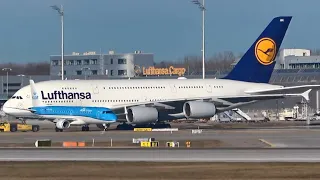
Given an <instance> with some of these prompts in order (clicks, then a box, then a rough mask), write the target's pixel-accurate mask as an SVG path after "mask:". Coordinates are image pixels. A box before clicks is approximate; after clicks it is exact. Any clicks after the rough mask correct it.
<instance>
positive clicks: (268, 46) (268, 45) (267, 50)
mask: <svg viewBox="0 0 320 180" xmlns="http://www.w3.org/2000/svg"><path fill="white" fill-rule="evenodd" d="M276 52H277V46H276V43H275V42H274V41H273V40H272V39H270V38H262V39H260V40H259V41H258V42H257V44H256V47H255V55H256V58H257V60H258V61H259V62H260V63H261V64H263V65H269V64H272V63H273V61H274V59H275V58H276Z"/></svg>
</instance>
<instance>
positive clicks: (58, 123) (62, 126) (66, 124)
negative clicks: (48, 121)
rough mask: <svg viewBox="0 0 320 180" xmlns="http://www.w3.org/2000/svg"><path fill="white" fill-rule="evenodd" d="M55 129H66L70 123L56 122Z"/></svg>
mask: <svg viewBox="0 0 320 180" xmlns="http://www.w3.org/2000/svg"><path fill="white" fill-rule="evenodd" d="M56 127H57V128H58V129H68V128H69V127H70V122H69V121H67V120H65V119H60V120H58V121H57V122H56Z"/></svg>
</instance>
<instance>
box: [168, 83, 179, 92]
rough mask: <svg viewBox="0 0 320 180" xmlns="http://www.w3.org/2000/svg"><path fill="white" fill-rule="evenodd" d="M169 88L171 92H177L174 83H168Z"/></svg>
mask: <svg viewBox="0 0 320 180" xmlns="http://www.w3.org/2000/svg"><path fill="white" fill-rule="evenodd" d="M170 89H171V92H173V93H176V92H177V87H176V85H175V84H170Z"/></svg>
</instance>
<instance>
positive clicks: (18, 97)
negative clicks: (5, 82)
mask: <svg viewBox="0 0 320 180" xmlns="http://www.w3.org/2000/svg"><path fill="white" fill-rule="evenodd" d="M11 99H23V98H22V97H21V96H12V97H11Z"/></svg>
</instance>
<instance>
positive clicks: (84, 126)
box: [81, 125, 89, 131]
mask: <svg viewBox="0 0 320 180" xmlns="http://www.w3.org/2000/svg"><path fill="white" fill-rule="evenodd" d="M81 130H82V131H89V126H88V125H83V126H82V128H81Z"/></svg>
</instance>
